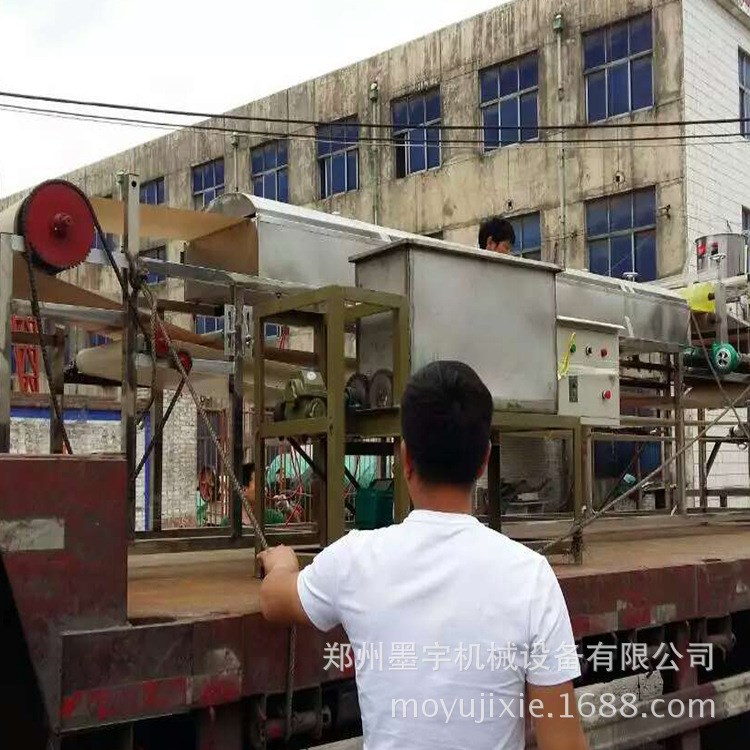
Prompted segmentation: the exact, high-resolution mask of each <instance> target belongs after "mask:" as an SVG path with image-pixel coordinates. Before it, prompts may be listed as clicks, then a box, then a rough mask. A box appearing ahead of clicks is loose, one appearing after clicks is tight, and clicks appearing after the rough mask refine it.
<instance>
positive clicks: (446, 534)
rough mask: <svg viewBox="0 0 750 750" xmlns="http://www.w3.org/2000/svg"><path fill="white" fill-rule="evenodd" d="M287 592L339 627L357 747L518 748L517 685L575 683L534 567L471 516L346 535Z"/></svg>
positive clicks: (535, 560) (551, 603)
mask: <svg viewBox="0 0 750 750" xmlns="http://www.w3.org/2000/svg"><path fill="white" fill-rule="evenodd" d="M297 590H298V592H299V597H300V600H301V602H302V606H303V608H304V610H305V612H306V613H307V616H308V617H309V618H310V620H311V621H312V623H313V624H314V625H315V626H316V627H317V628H318V629H320V630H324V631H327V630H330V629H331V628H333V627H334V626H335V625H337V624H341V625H343V627H344V630H346V633H347V635H348V637H349V641H350V643H351V646H352V651H353V657H354V661H355V667H356V675H357V688H358V693H359V705H360V711H361V714H362V725H363V729H364V742H365V748H366V750H409V749H410V748H425V749H426V748H438V749H440V748H456V749H459V748H460V750H466V748H471V749H472V750H485V749H489V748H492V749H493V750H495V749H496V750H501V749H502V750H523V747H524V718H523V717H524V709H523V696H524V689H525V683H526V682H529V683H532V684H535V685H557V684H561V683H563V682H567V681H568V680H572V679H574V678H576V677H578V676H579V675H580V668H579V665H578V659H577V656H576V655H575V642H574V640H573V633H572V630H571V626H570V618H569V616H568V612H567V608H566V606H565V600H564V599H563V595H562V592H561V590H560V586H559V584H558V582H557V578H556V577H555V574H554V573H553V571H552V568H551V567H550V565H549V563H548V562H547V560H546V559H545V558H544V557H542V556H541V555H539V554H537V553H536V552H533V551H532V550H530V549H528V548H527V547H524V546H523V545H521V544H518V543H517V542H514V541H512V540H510V539H508V538H507V537H505V536H503V535H502V534H498V533H497V532H495V531H492V530H490V529H488V528H486V527H485V526H483V525H482V524H481V523H480V522H479V521H478V520H477V519H476V518H474V517H473V516H469V515H462V514H455V513H438V512H435V511H427V510H415V511H412V512H411V513H410V514H409V516H408V518H407V519H406V520H405V521H404V522H403V523H401V524H398V525H395V526H390V527H388V528H384V529H378V530H377V531H351V532H349V533H348V534H347V535H346V536H345V537H344V538H342V539H340V540H339V541H337V542H336V543H334V544H332V545H331V546H330V547H328V548H326V549H325V550H323V551H322V552H321V553H320V554H319V555H317V556H316V557H315V559H314V561H313V562H312V564H311V565H309V566H308V567H307V568H305V569H304V570H303V571H302V572H301V573H300V575H299V579H298V584H297ZM332 653H335V651H334V650H333V649H331V650H330V651H328V654H329V658H330V655H331V654H332ZM340 653H343V652H340ZM334 663H335V662H334Z"/></svg>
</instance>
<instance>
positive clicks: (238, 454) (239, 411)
mask: <svg viewBox="0 0 750 750" xmlns="http://www.w3.org/2000/svg"><path fill="white" fill-rule="evenodd" d="M233 291H234V294H233V300H234V374H233V375H232V378H231V381H230V392H231V395H232V466H233V468H234V474H235V476H236V477H237V478H238V479H240V480H241V479H242V463H243V461H244V459H245V446H244V444H243V439H244V429H245V423H244V417H245V412H244V408H245V401H244V398H243V388H244V384H243V380H244V378H243V373H244V367H243V364H244V359H245V358H244V350H245V340H244V339H245V334H244V325H243V319H244V309H245V295H244V294H243V291H242V289H240V288H239V287H235V289H234V290H233ZM231 518H232V536H233V537H234V538H237V539H238V538H239V537H241V536H242V497H240V496H239V495H238V494H237V493H236V492H233V493H232V513H231Z"/></svg>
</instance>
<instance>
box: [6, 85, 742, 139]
mask: <svg viewBox="0 0 750 750" xmlns="http://www.w3.org/2000/svg"><path fill="white" fill-rule="evenodd" d="M0 97H6V98H8V99H23V100H26V101H34V102H46V103H48V104H68V105H75V106H79V107H95V108H102V109H114V110H129V111H131V112H144V113H147V114H159V115H174V116H177V117H202V118H205V119H217V120H218V119H224V120H227V119H229V120H238V121H244V122H267V123H277V124H283V125H315V126H319V125H342V126H343V125H344V123H341V122H336V121H334V122H331V121H328V122H322V121H319V120H305V119H296V118H289V117H266V116H257V115H238V114H230V113H227V112H221V113H216V112H200V111H191V110H183V109H167V108H164V107H145V106H142V105H137V104H121V103H111V102H101V101H96V100H86V99H72V98H66V97H56V96H44V95H41V94H23V93H20V92H16V91H0ZM742 123H750V117H736V118H715V119H710V120H669V121H665V122H653V123H651V122H632V123H627V124H626V125H623V124H622V123H612V122H602V123H573V124H569V125H539V126H537V130H589V129H592V128H602V129H619V128H622V127H629V128H643V127H649V128H651V127H683V126H686V125H737V124H742ZM355 124H358V125H360V126H363V127H368V128H375V129H385V130H391V129H393V127H394V126H393V125H392V124H389V123H374V122H359V123H355ZM441 128H442V129H443V130H477V129H480V128H481V126H477V125H442V126H441ZM493 129H494V128H493ZM497 129H500V130H502V129H509V130H517V127H513V126H498V128H497Z"/></svg>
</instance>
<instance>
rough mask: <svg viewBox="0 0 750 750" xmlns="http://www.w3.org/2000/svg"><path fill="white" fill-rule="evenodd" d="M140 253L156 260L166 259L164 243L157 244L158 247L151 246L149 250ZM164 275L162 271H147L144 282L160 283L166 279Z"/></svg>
mask: <svg viewBox="0 0 750 750" xmlns="http://www.w3.org/2000/svg"><path fill="white" fill-rule="evenodd" d="M141 255H144V256H145V257H146V258H154V259H156V260H166V259H167V248H166V245H159V246H158V247H152V248H151V249H150V250H144V251H143V252H142V253H141ZM166 278H167V277H166V275H165V274H163V273H155V272H153V271H149V272H148V274H147V275H146V283H147V284H161V283H162V282H163V281H166Z"/></svg>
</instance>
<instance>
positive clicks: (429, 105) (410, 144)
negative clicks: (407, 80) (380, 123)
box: [391, 89, 441, 177]
mask: <svg viewBox="0 0 750 750" xmlns="http://www.w3.org/2000/svg"><path fill="white" fill-rule="evenodd" d="M391 118H392V124H393V140H394V142H395V144H396V147H395V148H396V177H406V175H408V174H414V173H415V172H424V171H425V170H426V169H434V168H435V167H439V166H440V120H441V105H440V89H431V90H430V91H426V92H425V93H423V94H412V95H410V96H406V97H404V98H402V99H396V100H394V101H393V102H392V103H391Z"/></svg>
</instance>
